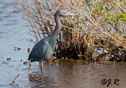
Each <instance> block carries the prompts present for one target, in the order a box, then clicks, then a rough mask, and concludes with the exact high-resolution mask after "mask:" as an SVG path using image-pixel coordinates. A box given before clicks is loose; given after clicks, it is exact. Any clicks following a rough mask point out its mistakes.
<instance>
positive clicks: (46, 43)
mask: <svg viewBox="0 0 126 88" xmlns="http://www.w3.org/2000/svg"><path fill="white" fill-rule="evenodd" d="M73 15H75V14H72V13H69V12H67V11H66V10H64V9H61V10H58V11H57V12H56V13H55V15H54V17H55V22H56V27H55V30H54V32H53V33H52V34H51V35H49V36H48V37H45V38H44V39H42V40H40V41H39V42H38V43H36V45H35V46H34V47H33V49H32V51H31V53H30V55H29V58H28V60H30V61H31V62H33V61H39V62H41V61H43V60H49V59H50V58H51V56H52V55H53V52H54V48H55V44H56V39H57V36H58V34H59V32H60V30H61V22H60V17H66V16H73Z"/></svg>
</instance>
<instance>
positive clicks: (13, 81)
mask: <svg viewBox="0 0 126 88" xmlns="http://www.w3.org/2000/svg"><path fill="white" fill-rule="evenodd" d="M19 76H20V74H17V75H16V77H15V78H14V79H13V80H12V82H11V83H10V84H9V85H13V84H14V83H15V80H16V79H17V78H18V77H19Z"/></svg>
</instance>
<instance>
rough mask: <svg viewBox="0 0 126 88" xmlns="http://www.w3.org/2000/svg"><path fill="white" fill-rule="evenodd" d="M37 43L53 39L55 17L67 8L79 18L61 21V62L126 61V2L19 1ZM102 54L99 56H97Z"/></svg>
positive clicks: (58, 44) (59, 41)
mask: <svg viewBox="0 0 126 88" xmlns="http://www.w3.org/2000/svg"><path fill="white" fill-rule="evenodd" d="M16 1H17V3H18V4H19V5H20V6H21V7H22V9H23V12H22V14H23V16H25V18H26V19H27V20H28V22H29V24H30V26H31V31H32V32H33V34H34V38H35V39H36V41H39V40H40V39H42V38H44V37H45V36H47V35H50V34H51V33H52V31H53V30H54V27H55V22H54V17H53V15H54V13H55V12H56V11H57V10H58V9H60V8H65V9H67V10H69V11H71V12H73V13H76V14H79V16H78V17H70V18H65V19H62V24H63V27H62V31H61V34H60V35H59V38H58V40H57V46H58V48H56V56H57V57H58V58H62V57H64V58H74V59H88V60H89V59H93V60H98V59H100V58H108V59H110V60H117V61H119V60H123V61H124V60H126V55H125V52H126V49H125V47H126V25H125V23H126V14H125V13H126V10H125V8H126V5H125V4H126V2H125V1H123V0H122V1H120V0H114V1H113V0H100V2H99V1H98V0H94V1H93V2H89V1H88V0H20V1H19V0H16ZM98 51H100V52H98Z"/></svg>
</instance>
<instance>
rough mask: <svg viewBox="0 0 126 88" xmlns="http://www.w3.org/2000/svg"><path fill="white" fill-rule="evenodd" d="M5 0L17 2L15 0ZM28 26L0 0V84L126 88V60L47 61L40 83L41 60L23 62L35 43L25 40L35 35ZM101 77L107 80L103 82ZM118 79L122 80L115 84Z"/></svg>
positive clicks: (39, 87) (16, 87) (6, 86)
mask: <svg viewBox="0 0 126 88" xmlns="http://www.w3.org/2000/svg"><path fill="white" fill-rule="evenodd" d="M0 1H1V0H0ZM6 1H8V2H9V3H12V4H13V5H15V6H17V4H16V3H14V2H13V1H12V0H6ZM17 7H18V6H17ZM29 28H30V27H29V26H28V24H27V22H26V21H24V20H23V19H22V18H21V16H20V13H19V12H16V11H14V9H13V8H11V7H9V6H7V5H6V4H4V3H1V2H0V88H107V85H108V88H126V64H125V63H123V64H117V63H116V64H109V65H106V64H96V63H94V64H91V63H90V64H87V63H85V62H83V61H73V60H59V61H58V60H57V61H55V63H52V64H49V65H47V64H45V67H44V73H45V83H41V75H40V67H39V64H38V63H32V66H31V68H29V67H28V65H27V64H25V65H24V64H23V62H25V61H27V57H28V53H27V48H28V47H29V48H31V47H32V46H33V45H34V44H32V43H29V42H28V41H26V39H29V38H32V36H30V35H29V31H28V29H29ZM15 47H19V48H20V49H21V50H15ZM7 58H8V59H7ZM10 58H11V59H10ZM17 74H20V75H19V77H18V78H17V79H16V81H15V83H14V84H13V85H9V84H10V83H11V81H12V80H13V79H14V78H15V77H16V75H17ZM102 79H107V80H108V82H107V83H106V84H104V85H102V84H101V80H102ZM115 79H118V80H119V81H118V82H116V83H115V84H114V82H115V81H114V80H115ZM102 82H103V81H102ZM104 82H105V81H104ZM109 83H110V85H109ZM116 84H119V85H116Z"/></svg>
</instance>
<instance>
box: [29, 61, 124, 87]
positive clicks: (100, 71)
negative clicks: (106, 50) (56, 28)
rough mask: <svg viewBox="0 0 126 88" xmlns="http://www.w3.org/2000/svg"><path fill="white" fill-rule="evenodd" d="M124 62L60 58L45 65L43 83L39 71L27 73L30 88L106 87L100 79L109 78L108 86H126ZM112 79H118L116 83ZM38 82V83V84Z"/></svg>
mask: <svg viewBox="0 0 126 88" xmlns="http://www.w3.org/2000/svg"><path fill="white" fill-rule="evenodd" d="M125 68H126V64H111V65H106V64H96V63H94V64H91V63H89V64H85V63H83V61H82V62H80V61H73V60H61V61H59V62H57V63H55V64H54V65H52V66H51V65H48V66H45V68H44V71H45V84H43V85H42V84H41V81H40V77H41V75H40V74H39V71H33V70H32V72H31V73H29V77H32V78H33V79H32V80H31V81H30V82H31V83H32V84H33V85H32V88H41V87H42V86H43V87H42V88H107V84H108V83H107V84H105V85H102V84H101V80H102V79H111V84H110V85H109V86H108V87H109V88H126V74H125V73H126V70H125ZM114 79H119V82H117V84H119V85H116V84H114ZM39 83H40V84H39Z"/></svg>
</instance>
